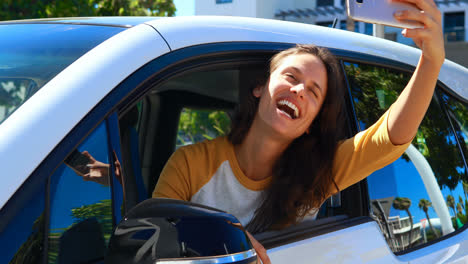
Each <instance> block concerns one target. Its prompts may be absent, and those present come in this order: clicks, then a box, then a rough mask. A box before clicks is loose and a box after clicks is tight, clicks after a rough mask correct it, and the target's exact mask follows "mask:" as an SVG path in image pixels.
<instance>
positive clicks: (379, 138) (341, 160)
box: [331, 107, 411, 194]
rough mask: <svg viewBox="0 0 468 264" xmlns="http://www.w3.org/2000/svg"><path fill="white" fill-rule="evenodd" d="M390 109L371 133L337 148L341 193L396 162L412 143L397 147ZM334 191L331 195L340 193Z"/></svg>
mask: <svg viewBox="0 0 468 264" xmlns="http://www.w3.org/2000/svg"><path fill="white" fill-rule="evenodd" d="M390 110H391V107H390V109H389V110H387V112H385V113H384V114H383V115H382V117H380V119H379V120H378V121H377V122H376V123H375V124H373V125H372V126H371V127H369V128H368V129H366V130H364V131H361V132H359V133H358V134H356V135H355V136H354V137H352V138H350V139H347V140H344V141H343V142H341V143H340V145H339V146H338V149H337V151H336V155H335V160H334V164H333V174H334V179H335V182H336V184H337V186H338V188H339V190H340V191H341V190H343V189H345V188H347V187H349V186H351V185H353V184H354V183H356V182H359V181H361V180H362V179H364V178H366V177H367V176H369V175H370V174H371V173H372V172H374V171H376V170H379V169H381V168H383V167H385V166H386V165H388V164H390V163H392V162H394V161H395V160H397V159H398V158H399V157H400V156H401V155H402V154H403V153H404V152H405V150H406V149H407V148H408V146H409V145H410V144H411V141H410V142H408V143H406V144H402V145H394V144H393V143H392V142H391V141H390V137H389V134H388V124H387V123H388V115H389V112H390ZM337 191H338V190H336V188H335V186H333V187H332V190H331V194H333V193H335V192H337Z"/></svg>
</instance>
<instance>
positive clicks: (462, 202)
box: [458, 195, 465, 214]
mask: <svg viewBox="0 0 468 264" xmlns="http://www.w3.org/2000/svg"><path fill="white" fill-rule="evenodd" d="M458 203H459V204H460V205H461V207H462V209H463V210H465V202H464V201H463V198H462V197H461V195H458ZM461 213H462V212H460V214H461Z"/></svg>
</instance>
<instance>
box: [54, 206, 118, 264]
mask: <svg viewBox="0 0 468 264" xmlns="http://www.w3.org/2000/svg"><path fill="white" fill-rule="evenodd" d="M71 215H72V216H73V221H74V223H73V224H72V225H70V226H69V227H66V228H57V229H53V230H51V231H50V233H49V255H48V262H49V263H56V262H57V258H58V251H59V247H60V245H59V243H60V236H61V235H62V234H63V232H65V231H67V230H68V229H70V228H71V227H72V226H73V225H74V224H77V223H79V222H81V221H83V220H86V219H89V218H96V220H97V221H98V222H99V224H100V225H101V228H102V232H103V234H104V240H105V241H109V239H110V236H111V234H112V228H113V227H112V202H111V200H110V199H109V200H102V201H100V202H97V203H94V204H89V205H83V206H81V207H78V208H73V209H71Z"/></svg>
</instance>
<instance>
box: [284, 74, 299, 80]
mask: <svg viewBox="0 0 468 264" xmlns="http://www.w3.org/2000/svg"><path fill="white" fill-rule="evenodd" d="M286 79H288V80H290V81H297V79H296V77H294V75H292V74H290V73H287V74H286Z"/></svg>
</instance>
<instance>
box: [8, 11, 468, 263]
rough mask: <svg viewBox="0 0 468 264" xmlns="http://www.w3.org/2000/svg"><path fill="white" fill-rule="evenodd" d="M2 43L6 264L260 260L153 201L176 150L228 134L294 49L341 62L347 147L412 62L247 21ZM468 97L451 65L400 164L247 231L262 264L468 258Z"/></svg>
mask: <svg viewBox="0 0 468 264" xmlns="http://www.w3.org/2000/svg"><path fill="white" fill-rule="evenodd" d="M0 36H1V39H2V41H1V42H0V58H1V59H0V168H1V170H0V171H1V173H0V174H1V180H2V184H1V185H0V186H1V187H0V208H1V209H0V219H1V220H0V245H1V248H0V262H1V263H102V262H105V261H107V262H108V263H109V262H114V261H117V262H118V261H119V260H121V261H123V260H125V261H128V262H132V261H133V262H141V263H143V262H144V261H149V262H151V263H155V262H158V263H166V262H167V263H169V262H171V261H181V262H180V263H182V262H184V263H185V262H187V263H188V262H190V263H253V262H254V261H256V254H255V252H254V251H253V250H252V247H251V245H250V243H249V242H248V239H247V238H246V235H245V233H244V231H243V228H242V226H240V224H239V222H238V221H237V220H236V218H235V217H233V216H231V215H229V214H227V213H225V212H221V211H218V210H216V209H213V208H207V207H204V206H201V205H196V204H192V203H187V202H178V201H172V200H165V199H148V198H150V196H151V193H152V190H153V189H154V186H155V184H156V182H157V180H158V175H159V173H160V172H161V170H162V168H163V166H164V164H165V162H166V161H167V160H168V158H169V157H170V156H171V154H172V153H173V152H174V150H175V149H176V148H178V147H180V146H182V145H186V144H191V143H195V142H199V141H200V140H204V139H211V138H214V137H217V136H222V135H224V134H226V133H227V131H228V129H229V124H230V119H229V118H230V116H231V115H232V113H233V111H234V109H235V107H236V104H237V103H238V100H239V99H238V98H239V95H240V94H241V93H242V92H243V91H244V90H245V87H248V86H250V85H254V83H255V81H256V79H257V78H259V76H262V75H264V74H265V70H266V65H267V64H268V61H269V59H270V57H271V56H272V55H273V54H275V53H276V52H278V51H280V50H284V49H286V48H289V47H292V46H294V45H295V44H296V43H313V44H315V45H318V46H322V47H326V48H328V49H330V50H331V51H332V53H333V54H335V55H336V57H337V58H338V59H339V61H340V65H341V70H342V72H343V75H344V77H345V78H344V80H343V82H344V84H345V86H346V88H347V91H346V96H345V98H343V99H342V104H343V105H344V108H345V110H346V111H345V112H346V113H345V118H346V124H347V125H346V127H344V128H343V131H344V132H345V133H346V136H348V137H349V136H352V135H354V134H355V133H357V132H359V131H361V130H363V129H365V128H366V127H368V126H369V125H370V124H372V123H373V122H375V121H376V120H377V119H378V118H379V116H380V115H381V114H383V113H384V112H385V111H386V110H387V109H388V108H389V106H390V105H391V104H392V102H393V101H394V100H395V99H396V97H397V96H398V93H399V92H400V91H401V90H402V89H403V87H404V86H405V84H406V83H407V82H408V80H409V77H410V76H411V73H412V71H413V70H414V69H415V66H416V64H417V61H418V58H419V55H420V51H419V50H418V49H416V48H413V47H410V46H406V45H402V44H399V43H395V42H391V41H388V40H384V39H379V38H375V37H372V36H366V35H362V34H357V33H353V32H348V31H344V30H339V29H333V28H326V27H320V26H314V25H307V24H301V23H294V22H285V21H278V20H267V19H256V18H240V17H214V16H213V17H175V18H154V17H94V18H93V17H91V18H57V19H39V20H20V21H5V22H0ZM467 84H468V69H466V68H465V67H463V66H460V65H458V64H455V63H453V62H451V61H449V60H446V61H445V63H444V65H443V67H442V69H441V72H440V75H439V80H438V84H437V87H436V92H435V94H434V97H433V100H432V103H431V105H430V107H429V110H428V112H427V114H426V116H425V118H424V120H423V122H422V124H421V126H420V129H419V130H418V133H417V135H416V136H415V138H414V140H413V142H412V144H411V146H410V147H409V148H408V150H407V151H406V152H405V154H404V155H403V156H402V157H401V158H400V159H398V160H397V161H395V162H394V163H392V164H390V165H388V166H386V167H385V168H383V169H381V170H379V171H377V172H375V173H373V174H372V175H370V176H369V177H368V178H367V179H366V180H363V181H361V182H359V183H357V184H355V185H353V186H351V187H349V188H347V189H345V190H341V192H339V193H338V194H335V195H334V196H332V197H331V198H330V199H328V200H327V201H326V202H325V203H324V204H323V206H322V207H321V208H320V211H319V213H318V217H317V219H315V220H312V219H304V220H303V221H302V222H300V223H298V224H297V225H293V226H291V227H288V228H286V229H283V230H271V231H267V232H263V233H260V234H255V237H256V238H257V240H258V241H259V242H260V243H262V244H263V245H264V246H265V248H266V249H267V251H268V255H269V257H270V259H271V260H272V262H273V263H311V262H314V263H442V262H443V263H462V262H465V261H468V230H467V228H466V226H467V225H466V223H467V222H468V214H467V211H468V198H467V197H468V178H467V173H468V171H467V162H466V161H467V157H468V151H467V149H468V122H467V120H468V89H467ZM182 216H184V217H182ZM218 227H219V228H218ZM226 234H227V235H226ZM234 237H235V238H234ZM158 240H161V241H159V242H158ZM187 241H191V242H187ZM174 252H176V253H174ZM125 254H127V255H125ZM129 256H130V257H129ZM131 256H134V257H131ZM171 263H172V262H171ZM174 263H175V262H174ZM177 263H179V262H177Z"/></svg>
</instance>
